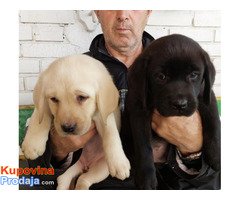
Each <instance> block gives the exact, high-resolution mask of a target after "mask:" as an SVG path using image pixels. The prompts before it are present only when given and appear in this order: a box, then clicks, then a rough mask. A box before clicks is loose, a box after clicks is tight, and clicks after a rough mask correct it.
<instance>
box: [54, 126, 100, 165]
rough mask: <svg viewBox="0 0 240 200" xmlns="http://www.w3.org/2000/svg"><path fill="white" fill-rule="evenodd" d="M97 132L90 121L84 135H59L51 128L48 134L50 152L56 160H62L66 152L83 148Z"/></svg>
mask: <svg viewBox="0 0 240 200" xmlns="http://www.w3.org/2000/svg"><path fill="white" fill-rule="evenodd" d="M96 133H97V129H96V127H95V123H94V122H92V124H91V127H90V129H89V130H88V132H87V133H85V134H84V135H81V136H79V135H70V136H66V137H61V136H59V135H58V133H57V132H56V130H55V129H54V128H53V130H51V134H50V141H51V149H52V154H53V156H54V157H55V159H56V161H57V162H59V161H61V160H63V159H64V158H65V157H66V156H67V155H68V153H70V152H74V151H77V150H78V149H80V148H83V147H84V146H85V144H86V143H87V142H88V141H89V140H90V139H91V138H92V137H93V136H94V135H95V134H96Z"/></svg>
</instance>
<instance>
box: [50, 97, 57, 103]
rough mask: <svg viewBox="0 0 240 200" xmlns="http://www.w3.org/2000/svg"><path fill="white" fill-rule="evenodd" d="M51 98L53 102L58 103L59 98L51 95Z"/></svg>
mask: <svg viewBox="0 0 240 200" xmlns="http://www.w3.org/2000/svg"><path fill="white" fill-rule="evenodd" d="M50 99H51V101H52V102H53V103H58V102H59V100H58V99H57V98H55V97H52V98H50Z"/></svg>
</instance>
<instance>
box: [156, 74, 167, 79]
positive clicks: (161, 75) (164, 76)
mask: <svg viewBox="0 0 240 200" xmlns="http://www.w3.org/2000/svg"><path fill="white" fill-rule="evenodd" d="M158 79H160V80H165V79H166V75H165V74H164V73H160V74H158Z"/></svg>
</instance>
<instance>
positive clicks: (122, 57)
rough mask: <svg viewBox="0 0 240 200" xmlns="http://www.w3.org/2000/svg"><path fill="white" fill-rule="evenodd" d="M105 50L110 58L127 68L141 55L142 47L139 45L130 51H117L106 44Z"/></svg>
mask: <svg viewBox="0 0 240 200" xmlns="http://www.w3.org/2000/svg"><path fill="white" fill-rule="evenodd" d="M106 49H107V51H108V53H109V54H110V55H111V56H113V57H114V58H116V59H118V60H119V61H121V62H122V63H123V64H125V65H126V67H127V68H129V67H130V66H131V65H132V64H133V62H134V60H135V59H136V58H137V57H138V56H139V55H140V54H141V52H142V50H143V45H142V43H140V44H139V45H136V46H135V47H134V48H132V49H128V50H121V51H119V50H116V49H114V48H112V47H111V46H109V45H107V44H106Z"/></svg>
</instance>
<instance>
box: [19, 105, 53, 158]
mask: <svg viewBox="0 0 240 200" xmlns="http://www.w3.org/2000/svg"><path fill="white" fill-rule="evenodd" d="M51 122H52V119H51V116H49V115H48V114H45V115H44V118H43V120H42V122H41V123H39V113H38V110H37V109H34V112H33V114H32V116H31V119H30V124H29V127H28V130H27V133H26V136H25V138H24V140H23V143H22V151H23V152H24V155H25V157H26V158H29V159H31V160H34V159H36V158H37V157H39V156H41V155H42V154H43V153H44V152H45V149H46V142H47V140H48V134H49V130H50V127H51Z"/></svg>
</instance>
